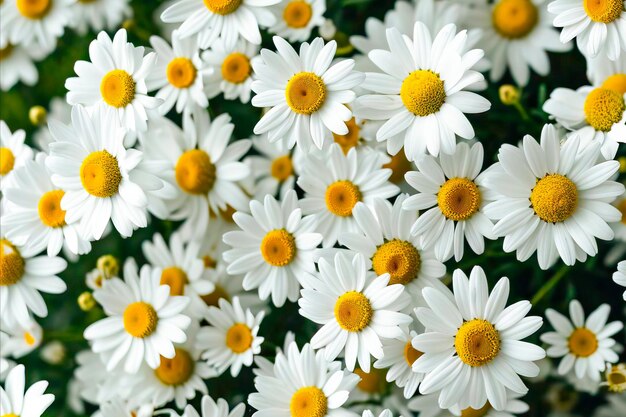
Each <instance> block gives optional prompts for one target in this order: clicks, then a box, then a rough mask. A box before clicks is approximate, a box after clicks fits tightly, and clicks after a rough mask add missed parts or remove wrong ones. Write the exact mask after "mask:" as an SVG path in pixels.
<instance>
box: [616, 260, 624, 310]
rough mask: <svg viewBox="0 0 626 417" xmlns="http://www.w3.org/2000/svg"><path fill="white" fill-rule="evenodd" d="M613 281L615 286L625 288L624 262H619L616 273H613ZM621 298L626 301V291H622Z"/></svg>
mask: <svg viewBox="0 0 626 417" xmlns="http://www.w3.org/2000/svg"><path fill="white" fill-rule="evenodd" d="M613 281H615V283H616V284H617V285H621V286H622V287H626V261H621V262H620V263H619V264H617V271H615V272H614V273H613ZM622 296H623V298H624V301H626V291H624V293H623V294H622Z"/></svg>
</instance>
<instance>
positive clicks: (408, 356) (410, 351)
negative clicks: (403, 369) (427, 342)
mask: <svg viewBox="0 0 626 417" xmlns="http://www.w3.org/2000/svg"><path fill="white" fill-rule="evenodd" d="M423 354H424V352H420V351H419V350H417V349H415V348H414V347H413V345H412V344H411V341H410V340H409V341H408V342H406V345H404V360H405V361H406V363H407V364H408V365H409V366H413V362H415V361H416V360H418V359H419V358H420V356H422V355H423Z"/></svg>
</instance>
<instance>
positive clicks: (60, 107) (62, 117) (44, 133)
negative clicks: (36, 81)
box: [33, 97, 72, 153]
mask: <svg viewBox="0 0 626 417" xmlns="http://www.w3.org/2000/svg"><path fill="white" fill-rule="evenodd" d="M71 115H72V106H70V105H69V104H67V100H65V98H64V97H52V99H51V100H50V105H49V106H48V111H47V115H46V120H53V119H54V120H57V121H59V122H61V123H64V124H70V123H71V121H72V116H71ZM33 141H34V142H35V145H37V147H38V148H39V149H40V150H42V151H44V152H46V153H49V152H50V148H49V145H50V143H51V142H54V138H53V137H52V134H50V128H48V124H47V123H45V124H43V125H42V126H41V127H40V128H39V129H37V131H35V133H34V134H33Z"/></svg>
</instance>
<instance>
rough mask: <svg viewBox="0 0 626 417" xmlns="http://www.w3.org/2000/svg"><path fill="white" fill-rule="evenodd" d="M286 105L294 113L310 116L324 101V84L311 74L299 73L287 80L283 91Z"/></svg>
mask: <svg viewBox="0 0 626 417" xmlns="http://www.w3.org/2000/svg"><path fill="white" fill-rule="evenodd" d="M285 98H286V99H287V104H288V105H289V107H290V108H291V110H293V111H294V112H296V113H299V114H305V115H310V114H312V113H315V112H316V111H318V110H319V109H320V108H321V107H322V105H323V104H324V100H326V84H324V81H323V80H322V79H321V78H320V77H319V76H317V75H316V74H314V73H312V72H300V73H298V74H296V75H294V76H293V77H291V78H290V79H289V82H288V83H287V88H286V89H285Z"/></svg>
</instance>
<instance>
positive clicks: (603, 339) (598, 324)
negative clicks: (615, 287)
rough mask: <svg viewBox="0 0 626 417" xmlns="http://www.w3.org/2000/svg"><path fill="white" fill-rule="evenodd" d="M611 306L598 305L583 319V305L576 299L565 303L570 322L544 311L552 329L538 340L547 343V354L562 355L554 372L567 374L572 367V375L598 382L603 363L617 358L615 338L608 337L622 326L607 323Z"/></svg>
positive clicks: (615, 322)
mask: <svg viewBox="0 0 626 417" xmlns="http://www.w3.org/2000/svg"><path fill="white" fill-rule="evenodd" d="M610 312H611V307H609V305H608V304H602V305H601V306H600V307H598V308H597V309H595V310H594V312H593V313H591V314H590V315H589V317H587V320H585V313H584V311H583V307H582V306H581V304H580V302H579V301H578V300H572V301H570V303H569V314H570V317H571V321H570V320H569V319H568V318H567V317H565V316H564V315H562V314H561V313H559V312H557V311H556V310H553V309H551V308H549V309H547V310H546V318H547V319H548V321H549V322H550V324H551V325H552V327H554V330H555V331H554V332H547V333H544V334H542V335H541V341H543V342H544V343H548V344H550V347H549V348H548V356H549V357H551V358H563V359H561V362H560V363H559V367H558V369H557V372H558V373H559V374H560V375H565V374H567V373H568V372H569V371H570V370H572V369H574V371H575V372H576V378H578V379H587V378H590V379H591V380H593V381H597V382H599V381H600V376H601V373H602V372H604V370H605V368H606V363H607V362H608V363H615V362H617V361H618V360H619V357H618V355H617V353H615V340H613V339H611V338H610V337H611V336H613V335H614V334H615V333H617V332H619V331H620V330H622V329H623V328H624V325H623V323H622V322H621V321H613V322H611V323H608V324H607V322H606V321H607V319H608V318H609V313H610Z"/></svg>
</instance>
